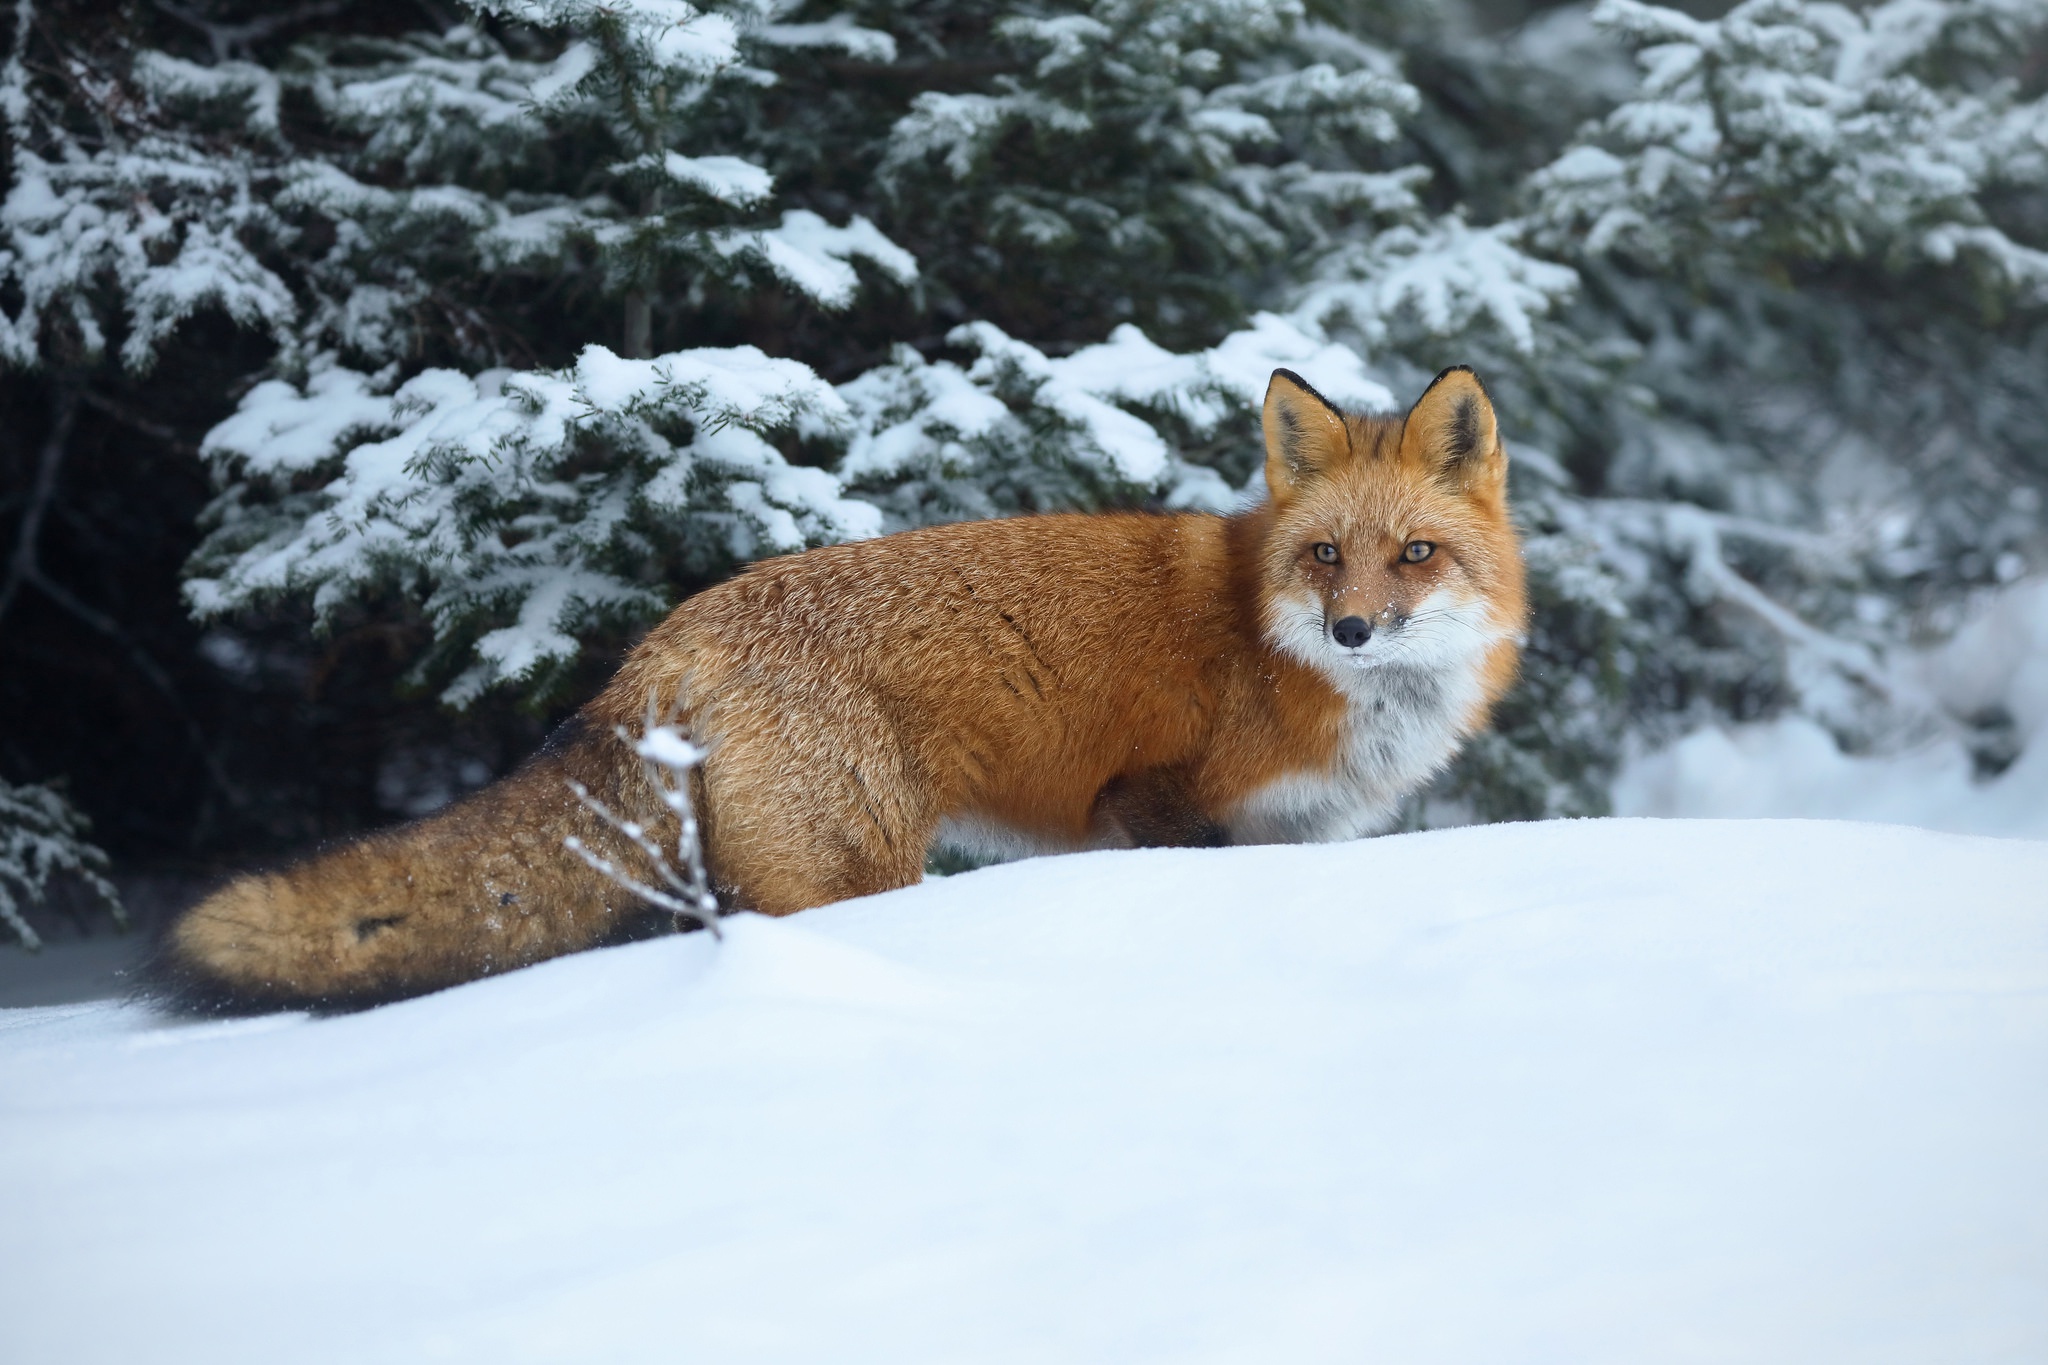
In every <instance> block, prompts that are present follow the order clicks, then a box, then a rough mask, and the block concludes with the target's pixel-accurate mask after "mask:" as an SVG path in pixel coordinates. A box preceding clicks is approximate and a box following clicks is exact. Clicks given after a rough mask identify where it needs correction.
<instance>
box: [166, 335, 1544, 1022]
mask: <svg viewBox="0 0 2048 1365" xmlns="http://www.w3.org/2000/svg"><path fill="white" fill-rule="evenodd" d="M1263 426H1264V434H1265V440H1266V465H1265V477H1266V485H1267V489H1268V492H1269V497H1268V498H1267V500H1266V501H1265V502H1264V503H1263V504H1262V505H1260V506H1258V507H1257V508H1254V509H1252V510H1250V511H1247V512H1244V513H1242V514H1239V515H1236V516H1230V517H1224V516H1215V515H1208V514H1200V513H1185V514H1156V515H1155V514H1142V513H1115V514H1100V515H1058V516H1042V517H1025V518H1016V519H1010V520H999V521H986V522H973V523H961V524H956V525H949V526H941V527H932V528H927V529H923V530H917V531H908V532H903V533H900V534H897V535H893V536H885V537H882V538H879V539H876V540H871V541H864V542H857V543H853V544H847V545H836V546H828V547H824V548H820V549H816V550H810V551H807V552H805V553H803V554H799V555H793V556H789V557H786V558H782V559H775V560H769V561H765V562H762V563H760V564H757V565H754V566H753V567H751V568H749V569H748V570H746V571H745V572H743V573H741V574H739V575H737V576H736V577H734V578H733V579H731V580H729V581H727V582H725V583H722V584H719V585H717V586H715V587H712V588H710V589H707V590H705V591H704V592H702V593H699V594H698V595H696V596H695V597H692V598H690V599H689V600H687V601H685V602H684V603H683V604H682V605H681V606H679V607H677V608H676V610H675V611H674V612H673V613H671V614H670V616H669V617H668V618H667V619H666V620H665V621H663V622H662V623H661V624H660V625H659V626H657V627H656V628H655V629H654V630H653V631H652V632H650V633H649V635H648V636H647V638H646V640H644V641H643V642H642V643H641V644H640V645H639V646H638V647H637V648H636V649H635V650H634V651H633V653H632V654H631V656H630V657H629V658H628V659H627V661H626V663H625V664H624V666H623V667H622V668H621V669H620V671H619V673H618V675H617V676H616V677H615V678H614V679H613V681H612V683H611V684H610V685H609V686H608V687H607V688H606V689H605V690H604V692H603V693H602V694H600V695H599V696H598V697H597V698H596V699H595V700H594V701H592V702H591V703H590V704H589V705H588V706H587V707H585V708H584V711H583V712H582V713H581V714H580V715H579V717H578V718H577V720H576V721H574V722H572V723H571V724H570V725H569V726H567V727H565V728H564V731H563V732H562V733H561V734H559V735H558V736H556V737H555V738H554V739H553V740H551V741H550V744H549V746H548V747H547V748H546V749H545V750H544V751H543V752H542V753H541V754H540V755H539V756H537V757H536V758H535V759H534V760H533V761H531V762H530V763H528V764H527V765H526V766H525V767H523V768H522V769H520V770H519V771H518V772H515V773H514V774H512V775H511V776H510V777H508V778H506V779H504V780H503V781H501V782H499V783H497V784H495V785H494V786H492V787H490V788H487V789H485V790H484V791H483V792H480V793H478V794H477V795H475V796H473V797H471V798H469V799H468V800H467V801H465V802H462V803H460V804H458V805H456V806H454V807H451V808H450V809H449V810H448V811H445V812H442V813H439V814H437V815H434V816H431V817H428V818H427V819H425V820H423V821H420V822H418V823H416V824H414V825H412V826H408V827H405V828H402V829H399V830H396V831H391V832H388V833H385V834H380V835H373V836H371V837H369V838H368V839H365V840H361V841H358V842H357V843H355V844H352V845H348V846H345V847H343V848H340V849H338V850H335V851H333V852H331V853H328V854H326V855H323V856H320V857H317V858H314V859H312V860H309V861H307V862H305V863H302V864H300V865H298V866H297V867H294V868H290V869H287V870H285V871H283V872H280V873H272V874H264V875H258V876H251V877H245V878H242V879H240V880H238V881H236V882H234V883H232V884H230V885H229V886H227V887H225V888H224V889H223V890H222V891H220V892H219V893H217V894H216V895H214V896H213V897H211V898H210V899H208V900H206V901H204V902H202V903H201V904H200V905H198V906H196V907H194V909H193V910H192V911H190V912H189V913H188V914H187V915H186V916H184V917H183V918H182V919H181V920H180V921H179V922H178V923H177V924H176V925H175V926H174V927H173V930H172V933H171V935H170V937H169V940H168V943H167V954H166V959H167V964H168V966H169V969H170V971H171V973H172V975H173V977H174V979H176V980H178V981H179V982H181V983H182V984H183V985H185V986H186V987H187V988H189V989H191V990H193V991H195V992H196V993H197V994H198V995H200V996H202V997H206V998H211V999H214V1000H220V1001H225V1002H228V1003H231V1004H237V1005H247V1006H255V1007H261V1006H267V1005H282V1004H291V1003H326V1004H356V1003H366V1002H370V1001H374V1000H380V999H388V998H392V997H394V996H399V995H406V994H412V993H416V992H419V991H423V990H429V989H433V988H436V987H439V986H443V985H448V984H452V983H454V982H457V981H461V980H466V979H469V978H471V977H474V976H479V975H483V974H487V973H489V972H493V971H501V970H505V969H507V968H510V967H514V966H519V965H523V964H524V963H527V962H531V961H535V960H538V959H539V958H543V957H547V956H551V955H554V954H556V953H561V952H567V951H572V950H574V949H577V948H582V947H588V946H591V945H593V944H596V943H601V942H604V941H607V940H608V939H612V938H616V937H619V936H621V935H624V934H628V933H630V932H632V931H633V928H634V926H635V924H636V923H638V922H640V921H641V920H642V919H644V916H645V912H646V907H645V906H644V905H642V904H640V903H638V902H637V901H636V899H635V898H634V897H633V896H632V895H631V894H629V893H628V892H626V891H624V890H622V889H621V888H620V887H619V886H618V885H617V884H615V883H614V882H612V881H611V880H609V879H607V878H605V877H603V876H601V875H599V874H598V873H596V872H594V871H592V870H591V869H590V868H589V867H587V866H585V865H584V864H583V863H582V862H581V861H579V860H578V859H576V858H574V857H572V856H570V855H569V854H568V853H567V852H566V851H565V850H564V849H563V842H564V840H565V839H568V838H570V837H572V836H573V837H575V838H576V839H579V840H581V841H582V843H583V844H584V845H585V846H587V847H590V848H595V849H599V850H602V852H603V856H605V857H607V858H609V859H611V860H612V861H613V862H615V863H618V864H621V865H630V864H631V863H632V862H633V860H634V859H635V858H636V857H637V853H636V850H635V849H634V848H633V847H632V846H630V845H626V846H623V847H621V846H620V845H622V844H625V841H624V840H621V839H619V838H617V837H616V835H615V833H614V832H613V831H611V830H610V829H609V828H608V827H606V826H605V825H603V823H602V822H600V821H598V820H596V819H595V818H594V817H593V816H592V815H591V814H590V813H589V812H588V811H587V810H586V809H585V808H584V807H583V806H582V805H581V804H580V803H579V802H578V801H577V800H576V799H575V798H574V797H573V796H572V795H571V793H570V790H569V784H570V782H571V781H575V782H580V783H583V784H585V785H586V786H587V787H589V788H590V789H592V790H595V791H597V792H599V793H601V794H602V795H603V796H604V798H605V800H606V802H607V804H609V805H611V806H612V807H613V808H614V809H619V810H623V811H625V812H626V813H627V814H628V815H629V816H630V817H631V818H633V819H636V820H638V821H640V822H641V823H643V824H644V825H646V826H647V827H648V828H649V829H650V830H655V831H659V830H661V829H662V827H663V825H664V823H665V822H667V821H669V820H671V819H672V818H673V817H672V816H671V815H670V814H669V813H668V811H667V809H666V807H665V806H663V805H662V804H661V802H660V801H659V800H658V799H656V795H655V793H654V791H653V790H652V788H651V787H650V786H649V785H648V784H647V782H646V780H645V779H644V777H642V776H641V775H640V774H639V770H638V766H637V763H636V761H635V760H634V759H633V758H632V755H631V752H630V750H629V748H628V746H627V745H626V743H625V742H624V741H623V740H621V739H620V738H619V734H618V732H619V731H620V730H621V729H622V728H624V729H627V730H630V729H632V728H634V727H637V726H638V725H639V724H640V723H641V718H642V717H643V716H645V715H646V714H648V711H649V707H650V704H652V705H654V706H655V707H657V708H659V709H660V710H662V711H663V712H667V713H674V714H678V715H680V716H681V717H682V720H683V723H684V724H685V725H686V726H687V728H688V729H689V732H690V733H691V735H692V737H693V738H694V739H695V741H696V742H697V743H698V744H699V745H700V746H702V747H703V748H704V749H705V750H706V752H707V756H706V758H705V759H704V762H703V764H702V766H701V768H700V769H698V771H697V772H696V774H695V775H694V779H693V780H694V791H695V796H696V800H697V808H698V810H699V812H700V814H701V819H702V834H703V840H704V846H705V852H706V857H707V860H708V862H709V865H710V869H711V872H712V875H713V877H714V878H715V880H716V882H717V884H718V886H719V887H720V890H721V893H722V899H723V900H724V901H725V902H726V903H727V904H728V905H729V906H731V907H734V908H743V909H751V910H758V911H762V912H765V913H769V914H788V913H790V912H793V911H796V910H801V909H804V908H806V907H809V906H815V905H822V904H826V903H828V902H831V901H835V900H841V899H845V898H847V897H851V896H858V895H864V894H868V893H871V892H876V891H883V890H888V889H891V888H894V887H898V886H903V885H907V884H909V883H912V882H915V881H917V880H918V879H919V878H920V877H921V876H922V873H923V869H924V865H925V861H926V858H927V856H928V855H929V853H930V852H931V850H932V849H933V847H934V846H935V845H953V846H959V847H964V848H967V849H969V850H972V851H977V852H984V853H985V852H989V851H996V852H1002V853H1017V852H1032V851H1057V850H1068V849H1081V848H1102V847H1131V846H1140V845H1216V844H1226V843H1259V842H1293V841H1305V840H1326V839H1344V838H1352V837H1356V836H1357V835H1360V834H1363V833H1368V832H1370V831H1371V830H1372V829H1374V828H1375V827H1377V826H1379V825H1381V824H1382V823H1383V822H1384V821H1385V820H1386V819H1387V818H1388V817H1389V816H1390V815H1391V814H1392V813H1393V811H1394V809H1395V808H1396V806H1397V805H1398V803H1399V802H1400V800H1401V798H1402V797H1403V796H1405V795H1406V794H1407V793H1408V792H1409V791H1411V790H1413V789H1414V788H1415V787H1416V786H1417V785H1418V784H1420V783H1421V782H1423V781H1424V780H1426V779H1427V778H1428V777H1429V776H1430V774H1432V773H1433V772H1434V771H1436V770H1437V769H1438V768H1440V767H1441V766H1442V765H1443V764H1444V763H1446V762H1447V761H1448V760H1449V759H1450V758H1451V756H1452V755H1453V754H1454V753H1455V752H1456V750H1457V747H1458V745H1459V744H1460V743H1461V742H1462V741H1463V739H1464V738H1465V737H1466V736H1468V735H1470V734H1471V733H1473V732H1474V731H1475V730H1476V729H1478V728H1479V727H1481V726H1482V725H1483V724H1484V723H1485V721H1486V718H1487V715H1488V712H1489V710H1490V708H1491V706H1492V705H1493V703H1494V701H1495V700H1496V699H1497V698H1498V697H1499V696H1500V694H1501V693H1502V692H1503V691H1504V690H1505V689H1506V687H1507V686H1508V684H1509V683H1510V682H1511V680H1512V678H1513V676H1514V671H1515V666H1516V659H1517V654H1518V642H1519V639H1520V635H1521V632H1522V629H1523V625H1524V620H1523V618H1524V610H1525V608H1524V596H1523V580H1522V567H1521V558H1520V554H1519V550H1518V547H1517V544H1516V539H1515V534H1514V530H1513V527H1512V523H1511V521H1510V519H1509V515H1508V505H1507V481H1506V474H1507V457H1506V454H1505V452H1504V451H1503V449H1502V447H1501V444H1500V440H1499V435H1498V431H1497V427H1496V422H1495V415H1494V412H1493V409H1492V406H1491V404H1490V403H1489V402H1488V400H1487V397H1486V394H1485V391H1484V390H1483V389H1482V388H1481V386H1480V385H1479V382H1478V380H1477V379H1476V378H1475V377H1474V376H1473V375H1472V374H1471V372H1470V371H1469V370H1464V369H1456V370H1449V371H1446V372H1444V374H1442V375H1440V376H1438V378H1437V380H1436V381H1435V382H1434V383H1433V384H1432V385H1431V386H1430V388H1429V389H1428V391H1427V392H1426V393H1425V394H1424V395H1423V397H1422V398H1421V399H1420V400H1419V401H1418V402H1417V403H1416V405H1415V407H1414V408H1412V409H1411V410H1410V411H1409V412H1408V413H1407V414H1406V415H1405V416H1360V415H1350V414H1345V413H1343V412H1341V411H1339V410H1338V409H1337V408H1335V407H1334V406H1333V405H1331V404H1330V403H1328V402H1327V401H1326V400H1324V399H1323V398H1322V397H1321V395H1319V394H1317V393H1316V392H1315V390H1314V389H1312V388H1310V387H1309V385H1308V384H1307V383H1305V382H1304V381H1302V380H1301V379H1300V378H1299V377H1297V376H1295V375H1293V374H1291V373H1289V372H1287V371H1279V372H1276V374H1275V375H1274V378H1273V382H1272V385H1271V387H1270V388H1269V391H1268V394H1267V398H1266V404H1265V409H1264V414H1263ZM671 828H672V826H671Z"/></svg>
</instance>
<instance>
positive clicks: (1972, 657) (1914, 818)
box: [1614, 581, 2048, 839]
mask: <svg viewBox="0 0 2048 1365" xmlns="http://www.w3.org/2000/svg"><path fill="white" fill-rule="evenodd" d="M1895 682H1896V686H1897V687H1898V688H1899V689H1900V690H1901V691H1904V692H1908V693H1910V694H1914V695H1916V696H1917V697H1918V698H1920V699H1921V702H1922V705H1923V706H1924V707H1925V708H1926V709H1927V710H1928V711H1930V712H1931V713H1933V714H1935V715H1945V716H1947V717H1949V718H1951V719H1952V720H1954V721H1972V720H1981V719H1983V718H1986V717H1998V718H2000V719H2001V720H2002V721H2003V722H2004V723H2005V724H2006V725H2007V726H2008V727H2009V730H2008V735H2007V737H2008V741H2009V743H2010V744H2011V745H2012V746H2013V748H2015V749H2016V750H2017V751H2018V752H2017V756H2016V757H2015V758H2013V760H2012V762H2011V764H2010V766H2008V767H2006V768H2005V769H2004V770H2003V771H2002V772H1999V773H1996V774H1993V775H1991V776H1989V777H1980V776H1979V775H1978V773H1977V772H1976V764H1975V761H1974V760H1973V759H1972V757H1971V754H1970V751H1969V749H1968V748H1967V747H1966V746H1965V744H1964V743H1963V742H1962V740H1961V739H1960V738H1959V737H1955V736H1949V737H1944V738H1939V739H1935V740H1932V741H1930V742H1927V743H1923V744H1920V745H1917V746H1914V747H1910V748H1907V749H1905V750H1903V751H1900V752H1892V753H1882V754H1870V755H1857V756H1852V755H1849V754H1845V753H1843V752H1842V751H1841V749H1840V748H1839V747H1838V746H1837V745H1836V743H1835V741H1834V737H1833V736H1831V735H1830V734H1829V733H1828V732H1827V731H1826V730H1825V729H1823V728H1822V727H1821V726H1819V725H1817V724H1815V723H1814V722H1813V721H1811V720H1808V719H1806V718H1805V717H1803V716H1798V715H1788V716H1784V717H1780V718H1779V719H1777V720H1773V721H1768V722H1764V723H1762V724H1757V725H1743V726H1734V727H1728V728H1723V727H1718V726H1716V727H1709V728H1707V729H1703V730H1699V731H1696V732H1694V733H1693V734H1690V735H1688V736H1686V737H1685V738H1684V739H1682V740H1680V741H1679V742H1678V743H1677V744H1675V745H1672V746H1671V747H1670V748H1668V749H1664V750H1662V751H1660V752H1657V753H1653V754H1647V755H1644V756H1641V757H1638V758H1636V759H1635V760H1633V761H1632V762H1630V763H1628V764H1627V765H1625V766H1624V767H1623V769H1622V771H1621V774H1620V776H1619V777H1618V778H1617V779H1616V781H1615V784H1614V809H1615V811H1616V813H1617V814H1620V815H1664V816H1671V815H1676V816H1708V817H1712V816H1721V817H1727V816H1736V817H1754V816H1799V817H1808V818H1812V817H1826V818H1831V819H1838V820H1882V821H1889V822H1894V823H1897V824H1903V825H1922V826H1925V827H1926V828H1928V829H1945V830H1953V831H1955V832H1957V833H1963V834H1991V835H2000V836H2018V837H2024V838H2035V839H2048V581H2036V582H2030V583H2021V584H2016V585H2014V586H2012V587H2010V588H2007V589H2006V590H2004V591H2003V592H2000V593H1998V594H1997V595H1995V596H1994V597H1992V598H1991V599H1990V600H1989V601H1988V602H1986V603H1985V604H1984V605H1983V608H1982V610H1980V611H1979V612H1978V613H1977V614H1976V615H1975V616H1974V617H1973V618H1972V619H1971V620H1970V621H1969V622H1967V623H1966V624H1965V625H1964V626H1963V628H1962V629H1961V630H1959V631H1957V632H1956V634H1955V637H1954V638H1953V639H1951V640H1948V641H1947V642H1945V643H1944V644H1942V645H1941V646H1940V647H1939V648H1936V649H1932V650H1929V651H1927V652H1925V653H1924V654H1921V655H1918V656H1916V657H1912V658H1909V659H1907V660H1906V661H1904V663H1903V665H1902V666H1901V667H1900V669H1899V670H1898V676H1897V678H1896V680H1895Z"/></svg>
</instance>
